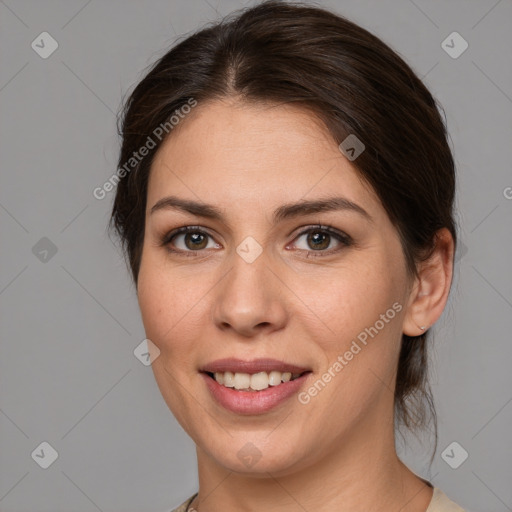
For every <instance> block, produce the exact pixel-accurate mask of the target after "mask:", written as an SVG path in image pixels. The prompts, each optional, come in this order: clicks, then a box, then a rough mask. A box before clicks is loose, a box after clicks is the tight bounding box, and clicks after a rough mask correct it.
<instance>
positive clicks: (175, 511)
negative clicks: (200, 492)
mask: <svg viewBox="0 0 512 512" xmlns="http://www.w3.org/2000/svg"><path fill="white" fill-rule="evenodd" d="M196 496H197V492H196V493H195V494H193V495H192V496H190V498H188V499H187V500H186V501H184V502H183V503H182V504H181V505H180V506H179V507H178V508H175V509H173V510H171V511H170V512H187V508H188V507H189V505H190V504H191V503H192V501H193V500H194V498H195V497H196Z"/></svg>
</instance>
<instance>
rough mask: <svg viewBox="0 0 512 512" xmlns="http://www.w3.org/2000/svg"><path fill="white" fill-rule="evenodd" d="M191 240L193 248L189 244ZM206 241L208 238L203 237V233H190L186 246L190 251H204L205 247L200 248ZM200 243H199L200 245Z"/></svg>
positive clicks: (186, 238) (187, 236) (186, 239)
mask: <svg viewBox="0 0 512 512" xmlns="http://www.w3.org/2000/svg"><path fill="white" fill-rule="evenodd" d="M190 240H192V244H191V245H192V247H191V246H190V244H189V243H188V242H189V241H190ZM205 240H206V237H205V236H204V235H202V234H201V233H188V234H187V235H186V237H185V242H186V245H187V247H188V248H189V249H203V248H204V247H202V246H200V244H201V242H203V245H204V241H205ZM198 242H199V243H198Z"/></svg>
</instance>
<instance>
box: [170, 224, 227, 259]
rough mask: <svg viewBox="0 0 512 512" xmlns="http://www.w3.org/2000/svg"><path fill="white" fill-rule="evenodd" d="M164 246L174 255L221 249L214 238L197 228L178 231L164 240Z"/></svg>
mask: <svg viewBox="0 0 512 512" xmlns="http://www.w3.org/2000/svg"><path fill="white" fill-rule="evenodd" d="M162 245H163V246H165V247H166V248H167V249H168V250H169V251H170V252H172V253H178V254H179V253H182V254H185V255H187V256H188V255H192V254H193V253H194V252H200V251H202V250H203V249H212V248H220V247H221V246H220V245H219V244H217V243H216V242H215V241H214V240H213V238H212V236H211V235H210V234H208V233H206V232H205V231H203V230H202V229H199V228H198V227H195V226H185V227H182V228H179V229H176V230H174V231H172V232H171V233H169V234H168V235H166V236H165V237H164V238H163V239H162Z"/></svg>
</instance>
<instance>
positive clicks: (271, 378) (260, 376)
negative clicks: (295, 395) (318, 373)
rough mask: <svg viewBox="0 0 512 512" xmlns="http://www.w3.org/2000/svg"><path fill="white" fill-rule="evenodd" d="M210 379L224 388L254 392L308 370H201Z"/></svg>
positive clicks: (275, 385)
mask: <svg viewBox="0 0 512 512" xmlns="http://www.w3.org/2000/svg"><path fill="white" fill-rule="evenodd" d="M203 373H205V374H206V375H208V377H210V378H211V379H214V380H215V381H216V382H217V383H218V384H220V385H221V386H224V387H225V388H231V389H234V390H236V391H246V392H254V393H257V392H258V391H263V390H265V389H268V388H269V387H278V386H281V385H282V384H284V383H285V382H290V381H294V380H296V379H298V378H299V377H301V376H302V375H304V374H306V373H310V372H309V371H304V372H300V373H291V372H280V371H277V370H272V371H270V372H263V371H262V372H257V373H253V374H250V373H245V372H235V373H233V372H203Z"/></svg>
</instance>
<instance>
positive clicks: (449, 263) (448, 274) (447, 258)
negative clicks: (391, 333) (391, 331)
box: [403, 228, 455, 336]
mask: <svg viewBox="0 0 512 512" xmlns="http://www.w3.org/2000/svg"><path fill="white" fill-rule="evenodd" d="M454 247H455V243H454V241H453V237H452V235H451V233H450V231H449V230H448V229H447V228H442V229H440V230H439V231H438V232H437V233H436V245H435V249H434V251H433V253H432V255H431V257H430V258H429V259H428V260H426V261H424V262H421V263H419V268H418V277H417V278H415V281H414V284H413V286H412V290H411V292H410V295H409V301H408V306H407V311H406V314H405V317H404V323H403V333H404V334H406V335H408V336H419V335H420V334H423V333H424V332H425V331H426V330H427V329H428V328H429V327H430V326H432V325H433V324H434V323H435V322H437V320H438V319H439V317H440V316H441V314H442V312H443V310H444V307H445V305H446V302H447V300H448V295H449V293H450V285H451V283H452V276H453V254H454ZM421 327H425V328H424V329H421Z"/></svg>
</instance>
